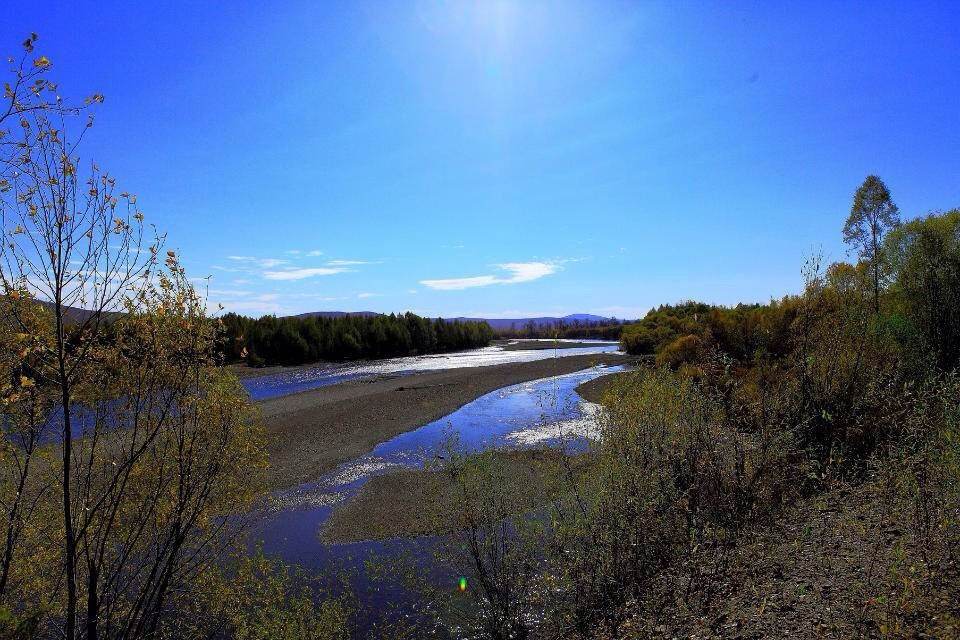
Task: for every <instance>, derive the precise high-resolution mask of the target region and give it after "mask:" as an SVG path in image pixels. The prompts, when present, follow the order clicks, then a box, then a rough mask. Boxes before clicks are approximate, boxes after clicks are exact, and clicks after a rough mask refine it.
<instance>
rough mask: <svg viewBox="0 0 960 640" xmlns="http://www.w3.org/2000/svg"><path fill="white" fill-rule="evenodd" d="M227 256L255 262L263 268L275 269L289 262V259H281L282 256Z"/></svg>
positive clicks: (235, 260)
mask: <svg viewBox="0 0 960 640" xmlns="http://www.w3.org/2000/svg"><path fill="white" fill-rule="evenodd" d="M227 258H229V259H230V260H233V261H234V262H243V263H246V264H253V265H256V266H258V267H260V268H262V269H273V268H274V267H279V266H280V265H282V264H287V263H288V262H289V260H281V259H280V258H255V257H253V256H227Z"/></svg>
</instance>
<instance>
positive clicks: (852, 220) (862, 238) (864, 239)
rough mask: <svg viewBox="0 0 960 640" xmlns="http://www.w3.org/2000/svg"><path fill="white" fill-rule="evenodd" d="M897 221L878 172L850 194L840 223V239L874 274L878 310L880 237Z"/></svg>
mask: <svg viewBox="0 0 960 640" xmlns="http://www.w3.org/2000/svg"><path fill="white" fill-rule="evenodd" d="M899 224H900V212H899V210H898V209H897V205H895V204H894V203H893V199H892V198H891V197H890V191H889V190H888V189H887V185H885V184H884V183H883V180H881V179H880V178H878V177H877V176H873V175H870V176H867V178H866V180H864V181H863V184H861V185H860V187H859V188H858V189H857V192H856V193H855V194H854V195H853V206H852V207H851V208H850V216H849V217H848V218H847V222H846V224H845V225H844V226H843V241H844V242H846V243H847V244H848V245H851V246H852V247H855V248H856V249H857V250H858V255H859V256H860V259H861V260H865V261H867V262H868V263H869V264H870V272H871V275H872V277H873V309H874V313H877V314H879V313H880V280H881V277H882V270H883V237H884V236H885V235H886V234H887V232H888V231H890V230H891V229H895V228H896V227H897V226H898V225H899Z"/></svg>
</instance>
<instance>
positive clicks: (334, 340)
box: [219, 312, 494, 367]
mask: <svg viewBox="0 0 960 640" xmlns="http://www.w3.org/2000/svg"><path fill="white" fill-rule="evenodd" d="M220 323H221V327H222V335H221V339H220V342H219V350H220V352H221V353H222V354H223V356H224V359H225V360H226V361H227V362H238V361H244V362H246V363H247V364H249V365H250V366H254V367H256V366H262V365H268V364H283V365H296V364H305V363H309V362H318V361H321V360H328V361H342V360H359V359H374V358H393V357H397V356H412V355H423V354H428V353H446V352H449V351H459V350H462V349H475V348H478V347H485V346H487V345H489V344H490V341H491V340H492V339H493V338H494V333H493V330H492V329H491V328H490V326H489V325H488V324H487V323H486V322H482V321H470V320H444V319H443V318H422V317H420V316H418V315H415V314H413V313H409V312H407V313H404V314H399V315H398V314H393V313H391V314H390V315H383V314H373V315H349V314H344V315H342V316H338V317H323V316H302V317H301V316H287V317H282V318H278V317H276V316H263V317H261V318H259V319H254V318H248V317H246V316H241V315H237V314H235V313H227V314H225V315H223V316H222V317H221V319H220Z"/></svg>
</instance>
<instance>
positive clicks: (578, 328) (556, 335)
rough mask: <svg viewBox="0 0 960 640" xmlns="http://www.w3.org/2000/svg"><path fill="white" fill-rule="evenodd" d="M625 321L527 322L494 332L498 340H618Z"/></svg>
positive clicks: (611, 319) (626, 322)
mask: <svg viewBox="0 0 960 640" xmlns="http://www.w3.org/2000/svg"><path fill="white" fill-rule="evenodd" d="M626 324H629V322H628V321H627V320H617V319H616V318H610V319H609V320H572V321H569V322H568V321H566V320H559V321H557V322H551V323H538V322H536V321H534V320H528V321H527V322H524V323H523V324H521V325H517V324H511V325H510V327H509V328H505V329H498V330H497V331H496V333H497V337H499V338H511V339H518V338H519V339H522V338H535V339H543V338H550V339H555V340H573V339H585V338H593V339H598V340H619V339H620V334H621V332H622V331H623V327H624V325H626Z"/></svg>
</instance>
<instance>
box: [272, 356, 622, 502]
mask: <svg viewBox="0 0 960 640" xmlns="http://www.w3.org/2000/svg"><path fill="white" fill-rule="evenodd" d="M635 360H636V358H634V357H631V356H621V355H615V354H599V355H585V356H568V357H563V358H551V359H547V360H539V361H536V362H521V363H511V364H503V365H495V366H488V367H470V368H463V369H449V370H445V371H435V372H429V373H421V374H414V375H408V376H400V377H388V378H379V379H372V380H357V381H351V382H344V383H340V384H337V385H333V386H329V387H323V388H320V389H314V390H311V391H305V392H303V393H297V394H293V395H289V396H284V397H281V398H271V399H269V400H264V401H262V402H260V403H258V404H259V406H260V407H261V409H262V411H263V418H264V424H265V426H266V429H267V447H268V451H269V454H270V472H269V484H270V487H271V488H273V489H280V488H286V487H292V486H295V485H298V484H301V483H304V482H308V481H310V480H315V479H317V478H319V477H320V476H321V475H323V474H324V473H325V472H327V471H330V470H331V469H333V468H334V467H336V466H337V465H338V464H340V463H341V462H345V461H347V460H352V459H354V458H357V457H359V456H361V455H363V454H364V453H367V452H368V451H370V450H371V449H373V447H374V446H376V445H377V444H378V443H380V442H383V441H385V440H389V439H390V438H392V437H394V436H396V435H398V434H400V433H403V432H405V431H410V430H411V429H415V428H416V427H419V426H421V425H424V424H427V423H429V422H432V421H434V420H438V419H440V418H442V417H443V416H445V415H447V414H448V413H450V412H452V411H454V410H456V409H458V408H459V407H461V406H463V405H464V404H467V403H468V402H470V401H472V400H474V399H476V398H478V397H480V396H482V395H484V394H486V393H489V392H491V391H495V390H496V389H499V388H501V387H506V386H509V385H513V384H519V383H521V382H527V381H529V380H536V379H538V378H546V377H549V376H554V375H560V374H564V373H572V372H574V371H580V370H582V369H586V368H588V367H590V366H593V365H595V364H599V363H604V364H607V365H614V364H630V363H633V362H634V361H635Z"/></svg>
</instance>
